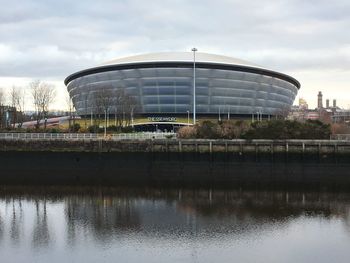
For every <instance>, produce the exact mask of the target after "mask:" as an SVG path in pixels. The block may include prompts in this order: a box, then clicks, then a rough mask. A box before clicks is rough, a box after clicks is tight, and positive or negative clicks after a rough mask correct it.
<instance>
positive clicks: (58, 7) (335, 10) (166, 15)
mask: <svg viewBox="0 0 350 263" xmlns="http://www.w3.org/2000/svg"><path fill="white" fill-rule="evenodd" d="M0 6H1V9H0V87H2V88H4V89H5V90H9V89H10V88H11V87H12V86H19V87H23V88H26V87H27V86H28V84H29V83H30V82H31V81H33V80H35V79H40V80H42V81H46V82H49V83H52V84H54V85H55V86H56V89H57V94H58V96H57V100H56V101H55V103H54V105H53V106H52V107H53V108H55V109H64V108H66V107H67V103H66V99H65V97H66V96H67V91H66V87H65V85H64V83H63V80H64V78H65V77H66V76H68V75H70V74H71V73H74V72H76V71H79V70H82V69H86V68H88V67H91V66H96V65H98V64H101V63H102V62H104V61H109V60H112V59H115V58H119V57H124V56H129V55H135V54H142V53H149V52H161V51H190V49H191V48H192V47H196V48H197V49H198V50H199V51H200V52H206V53H215V54H220V55H226V56H232V57H237V58H240V59H244V60H248V61H251V62H253V63H255V64H258V65H261V66H263V67H266V68H269V69H273V70H277V71H280V72H283V73H286V74H289V75H291V76H293V77H295V78H296V79H298V80H299V81H300V82H301V89H300V91H299V94H298V96H297V99H298V98H299V97H302V98H305V99H306V100H307V102H308V103H309V106H310V107H316V103H317V93H318V91H322V93H323V94H324V99H326V98H329V99H330V100H331V101H332V100H333V99H337V102H338V105H339V106H341V107H344V108H350V92H349V88H350V31H349V30H350V15H349V14H350V1H349V0H333V1H329V0H268V1H265V0H257V1H249V0H246V1H242V0H216V1H209V0H150V1H145V0H143V1H142V0H113V1H112V0H110V1H108V0H105V1H103V0H100V1H96V0H85V1H68V0H60V1H57V0H23V1H22V0H17V1H8V0H0ZM27 96H28V103H27V106H26V107H27V108H30V107H31V105H30V104H31V103H30V97H29V95H27ZM296 103H297V100H296V101H295V104H296Z"/></svg>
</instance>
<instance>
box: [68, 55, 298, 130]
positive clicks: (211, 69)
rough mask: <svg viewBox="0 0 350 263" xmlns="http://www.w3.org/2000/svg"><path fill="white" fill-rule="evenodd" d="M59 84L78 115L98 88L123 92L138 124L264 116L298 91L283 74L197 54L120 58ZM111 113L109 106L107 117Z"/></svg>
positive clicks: (90, 108) (283, 105) (90, 107)
mask: <svg viewBox="0 0 350 263" xmlns="http://www.w3.org/2000/svg"><path fill="white" fill-rule="evenodd" d="M65 84H66V86H67V89H68V92H69V94H70V96H71V98H72V100H73V103H74V106H75V108H76V110H77V113H78V114H79V115H89V114H90V113H91V114H92V112H95V111H96V109H93V108H94V106H93V105H94V104H93V102H92V99H91V98H92V97H93V96H94V94H97V93H98V92H99V91H101V90H102V89H109V90H110V91H112V92H117V91H118V90H124V91H125V93H126V94H128V95H130V96H131V97H133V98H134V99H135V101H137V103H138V105H139V107H138V110H137V111H135V113H134V114H135V119H137V116H138V117H139V118H143V120H146V121H144V122H143V123H142V124H147V123H150V124H154V123H164V122H166V123H177V124H188V123H192V121H193V118H192V117H193V116H194V114H193V111H194V110H195V112H196V114H195V116H196V117H197V119H201V118H216V119H226V118H252V117H255V116H258V117H259V118H268V117H269V116H274V115H278V114H281V112H283V111H285V110H286V109H288V108H290V106H291V105H292V104H293V101H294V99H295V96H296V95H297V92H298V89H299V88H300V83H299V82H298V81H297V80H296V79H294V78H293V77H291V76H288V75H286V74H283V73H280V72H277V71H273V70H269V69H266V68H264V67H261V66H258V65H255V64H253V63H250V62H247V61H243V60H240V59H236V58H231V57H227V56H221V55H213V54H207V53H199V52H171V53H151V54H144V55H137V56H131V57H126V58H120V59H116V60H112V61H109V62H106V63H103V64H101V65H98V66H96V67H92V68H88V69H85V70H82V71H79V72H76V73H73V74H72V75H70V76H68V77H67V78H66V79H65ZM194 102H195V106H194ZM117 111H118V107H117V106H115V107H114V106H113V105H112V106H111V107H110V109H109V113H108V114H109V115H113V114H115V113H116V112H117ZM255 118H256V117H255ZM186 119H187V121H184V120H186ZM179 120H182V123H181V121H179Z"/></svg>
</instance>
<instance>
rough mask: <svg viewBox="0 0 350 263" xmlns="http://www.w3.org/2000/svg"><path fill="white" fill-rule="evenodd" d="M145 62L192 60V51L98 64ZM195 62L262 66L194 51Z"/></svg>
mask: <svg viewBox="0 0 350 263" xmlns="http://www.w3.org/2000/svg"><path fill="white" fill-rule="evenodd" d="M147 62H193V52H158V53H147V54H141V55H135V56H129V57H123V58H118V59H114V60H110V61H107V62H104V63H102V64H100V65H99V66H109V65H122V64H133V63H147ZM196 62H206V63H217V64H228V65H241V66H247V67H255V68H263V67H261V66H259V65H256V64H254V63H251V62H249V61H245V60H242V59H238V58H233V57H228V56H223V55H215V54H209V53H202V52H196Z"/></svg>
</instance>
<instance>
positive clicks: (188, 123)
mask: <svg viewBox="0 0 350 263" xmlns="http://www.w3.org/2000/svg"><path fill="white" fill-rule="evenodd" d="M187 126H190V111H189V110H188V111H187Z"/></svg>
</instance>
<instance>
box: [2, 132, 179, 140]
mask: <svg viewBox="0 0 350 263" xmlns="http://www.w3.org/2000/svg"><path fill="white" fill-rule="evenodd" d="M0 139H5V140H97V139H101V140H151V139H176V133H170V132H168V133H163V132H162V133H160V132H144V133H120V134H107V135H106V136H104V135H103V134H96V133H0Z"/></svg>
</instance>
